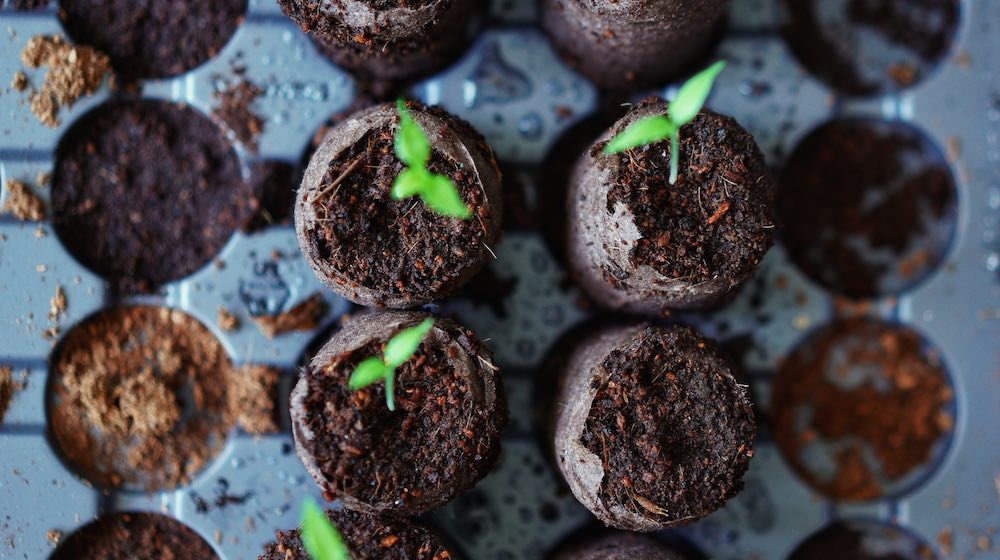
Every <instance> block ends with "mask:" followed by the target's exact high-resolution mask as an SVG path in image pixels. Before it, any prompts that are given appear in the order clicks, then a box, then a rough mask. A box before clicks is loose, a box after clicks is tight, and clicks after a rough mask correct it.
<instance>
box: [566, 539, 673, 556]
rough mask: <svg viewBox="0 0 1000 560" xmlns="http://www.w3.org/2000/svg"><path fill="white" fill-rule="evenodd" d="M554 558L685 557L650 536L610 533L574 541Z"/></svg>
mask: <svg viewBox="0 0 1000 560" xmlns="http://www.w3.org/2000/svg"><path fill="white" fill-rule="evenodd" d="M574 540H576V539H574ZM552 560H683V557H682V556H681V555H680V554H678V553H675V552H674V551H672V550H671V549H670V548H669V547H667V545H665V544H663V543H661V542H659V541H657V540H655V539H652V538H649V537H642V536H639V535H636V534H633V533H610V534H607V535H604V536H603V537H598V538H590V539H587V540H586V541H584V542H583V543H579V542H577V543H574V544H573V545H572V546H570V547H568V548H567V549H566V550H563V551H562V552H560V553H559V554H557V555H556V556H554V557H553V558H552Z"/></svg>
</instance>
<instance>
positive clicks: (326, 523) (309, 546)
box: [302, 499, 351, 560]
mask: <svg viewBox="0 0 1000 560" xmlns="http://www.w3.org/2000/svg"><path fill="white" fill-rule="evenodd" d="M302 546H304V547H305V549H306V552H308V553H309V556H310V558H312V560H351V553H350V552H349V551H348V550H347V543H345V542H344V537H343V535H341V534H340V531H338V530H337V528H336V527H334V526H333V523H331V522H330V520H329V519H328V518H327V516H326V514H325V513H323V510H322V509H320V507H319V506H317V505H316V502H314V501H312V500H309V499H307V500H306V501H305V502H304V503H303V504H302Z"/></svg>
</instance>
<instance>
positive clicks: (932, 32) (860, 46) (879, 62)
mask: <svg viewBox="0 0 1000 560" xmlns="http://www.w3.org/2000/svg"><path fill="white" fill-rule="evenodd" d="M828 4H830V3H829V2H828V1H827V0H785V2H784V5H785V10H786V11H787V13H788V15H789V18H788V22H787V23H786V24H785V26H784V28H783V33H784V35H785V39H786V40H787V41H788V44H789V46H790V47H791V48H792V51H793V52H794V53H795V55H796V56H797V57H798V58H799V60H800V61H801V62H802V64H804V65H805V66H806V67H807V68H809V69H810V70H811V71H812V72H813V73H814V74H816V75H817V77H819V78H820V79H821V80H823V81H825V82H826V83H828V84H829V85H830V86H832V87H833V88H835V89H837V90H840V91H842V92H844V93H847V94H852V95H873V94H876V93H879V92H883V91H895V90H899V89H903V88H906V87H909V86H911V85H913V84H914V83H916V82H917V81H919V80H920V79H922V78H923V77H924V76H926V75H927V74H928V73H929V72H930V71H931V70H933V68H934V66H935V65H936V64H937V63H938V62H939V61H940V60H941V59H942V58H943V57H944V55H945V54H947V52H948V50H949V49H950V48H951V43H952V40H953V38H954V35H955V32H956V28H957V26H958V19H959V2H958V0H848V1H846V2H838V3H836V4H835V6H836V7H835V8H834V9H832V10H831V9H830V6H829V5H828Z"/></svg>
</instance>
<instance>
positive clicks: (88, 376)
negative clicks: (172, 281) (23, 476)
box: [49, 307, 234, 491]
mask: <svg viewBox="0 0 1000 560" xmlns="http://www.w3.org/2000/svg"><path fill="white" fill-rule="evenodd" d="M50 371H51V377H50V380H49V383H50V393H49V422H50V428H51V430H52V431H51V433H52V437H53V439H54V441H55V444H56V446H57V447H58V448H59V450H60V451H61V452H62V454H63V457H64V458H65V459H66V460H67V462H68V463H70V465H72V466H73V467H74V468H76V469H77V470H78V471H79V472H80V474H81V475H82V476H84V477H85V478H86V479H88V480H90V481H91V482H93V483H94V484H95V485H97V486H99V487H101V488H105V489H109V488H119V487H123V486H127V487H129V488H132V489H144V490H148V491H157V490H163V489H169V488H174V487H176V486H178V485H180V484H186V483H188V482H190V481H191V479H192V478H193V477H194V476H196V475H197V474H198V473H199V472H201V471H202V469H204V468H205V467H206V466H207V465H208V463H209V462H210V461H211V460H212V458H213V457H215V456H216V455H217V454H218V452H219V451H221V450H222V447H223V446H224V445H225V442H226V436H227V434H228V433H229V431H230V429H231V428H232V427H233V423H234V422H233V415H232V414H231V412H230V404H229V402H228V400H227V394H226V393H227V387H228V386H229V383H230V380H231V376H232V364H231V362H230V361H229V356H228V355H227V354H226V351H225V349H223V347H222V345H221V344H220V343H219V341H218V340H216V338H215V337H214V336H213V335H212V333H211V332H209V330H208V329H207V328H205V326H204V325H202V324H201V323H199V322H198V321H196V320H195V319H193V318H192V317H190V316H189V315H187V314H185V313H183V312H181V311H176V310H171V309H165V308H155V307H122V308H116V309H110V310H106V311H102V312H101V313H100V314H98V315H95V316H94V317H91V318H90V319H88V320H87V321H85V322H84V323H82V324H81V325H80V326H77V327H75V328H74V329H73V330H71V331H69V333H68V334H67V335H66V337H65V338H64V339H63V340H62V342H60V344H59V347H58V348H57V349H56V351H55V353H54V354H53V358H52V361H51V363H50Z"/></svg>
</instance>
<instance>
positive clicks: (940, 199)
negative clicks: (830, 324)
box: [778, 120, 957, 298]
mask: <svg viewBox="0 0 1000 560" xmlns="http://www.w3.org/2000/svg"><path fill="white" fill-rule="evenodd" d="M778 211H779V214H780V216H781V221H782V223H783V224H784V231H783V241H784V243H785V246H786V247H787V248H788V251H789V254H790V255H791V257H792V259H793V260H794V261H795V262H796V264H797V265H798V266H799V267H801V268H802V269H803V270H804V271H805V272H806V274H808V275H809V276H810V277H811V278H812V279H814V280H816V281H817V282H819V283H820V284H822V285H823V286H825V287H827V288H829V289H832V290H834V291H836V292H839V293H841V294H844V295H846V296H849V297H854V298H867V297H874V296H878V295H882V294H886V293H896V292H899V291H901V290H903V289H905V288H907V287H909V286H911V285H913V284H914V283H916V282H919V281H920V280H921V279H923V278H925V277H926V276H927V275H929V274H930V273H931V272H933V270H934V269H935V268H936V267H937V266H938V264H939V263H940V262H941V260H942V258H943V257H944V253H945V251H946V250H947V248H948V244H949V242H950V240H951V236H952V232H953V231H954V228H955V221H956V214H957V211H956V195H955V183H954V181H953V180H952V177H951V173H950V172H949V169H948V164H947V162H946V161H945V160H944V157H943V156H942V155H941V154H940V152H938V151H937V149H936V148H935V147H934V146H933V144H931V143H930V142H929V141H928V140H927V139H926V138H924V137H923V135H921V134H920V132H919V131H917V130H916V129H913V128H912V127H909V126H906V125H902V124H898V123H890V122H879V121H866V120H838V121H834V122H831V123H828V124H826V125H823V126H822V127H820V128H818V129H816V130H815V131H813V132H812V133H811V134H809V135H808V136H807V137H806V138H805V139H804V140H803V141H802V142H801V143H800V144H799V145H798V146H797V147H796V149H795V151H794V152H793V153H792V155H791V157H790V158H789V159H788V164H787V166H786V168H785V171H784V173H783V175H782V178H781V186H780V189H779V194H778ZM886 255H888V257H886Z"/></svg>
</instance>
